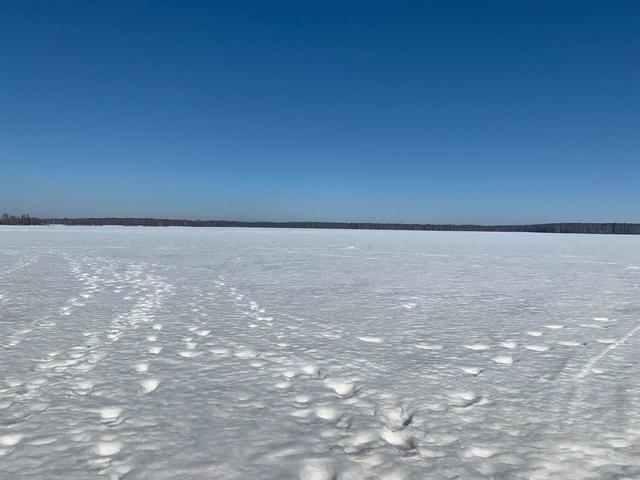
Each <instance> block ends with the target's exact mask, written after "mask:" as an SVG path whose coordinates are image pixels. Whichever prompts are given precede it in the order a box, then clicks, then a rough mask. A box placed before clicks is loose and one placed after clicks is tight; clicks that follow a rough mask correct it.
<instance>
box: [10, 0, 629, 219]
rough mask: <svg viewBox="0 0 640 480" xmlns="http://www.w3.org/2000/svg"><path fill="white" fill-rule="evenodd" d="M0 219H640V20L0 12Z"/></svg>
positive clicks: (106, 5)
mask: <svg viewBox="0 0 640 480" xmlns="http://www.w3.org/2000/svg"><path fill="white" fill-rule="evenodd" d="M0 58H1V60H2V62H1V68H0V167H1V170H0V171H1V172H2V174H0V211H7V212H10V213H18V214H19V213H22V212H27V213H31V214H32V215H40V216H50V215H53V214H55V215H58V216H62V215H66V216H157V217H160V216H161V217H189V218H221V219H246V220H254V219H264V220H338V221H400V222H433V223H438V222H462V223H528V222H545V221H629V222H639V221H640V88H639V86H640V2H637V1H616V2H609V1H604V0H603V1H599V2H591V1H584V0H583V1H571V2H566V1H560V0H555V1H457V0H446V1H419V2H402V1H400V2H398V1H393V2H392V1H387V2H376V1H367V2H330V1H322V2H318V1H315V2H306V1H291V2H280V1H268V2H264V1H255V2H244V1H231V2H229V1H227V2H214V1H209V2H191V1H173V2H168V1H143V0H136V1H130V0H127V1H121V2H118V1H109V2H97V1H78V2H71V1H58V2H50V1H46V2H37V1H30V2H18V1H15V2H8V1H7V2H1V3H0Z"/></svg>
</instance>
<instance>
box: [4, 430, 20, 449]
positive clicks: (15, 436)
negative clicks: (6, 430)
mask: <svg viewBox="0 0 640 480" xmlns="http://www.w3.org/2000/svg"><path fill="white" fill-rule="evenodd" d="M23 438H24V437H23V435H22V434H20V433H10V434H7V435H0V446H2V447H14V446H16V445H17V444H18V443H20V441H21V440H22V439H23Z"/></svg>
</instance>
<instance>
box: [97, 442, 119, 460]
mask: <svg viewBox="0 0 640 480" xmlns="http://www.w3.org/2000/svg"><path fill="white" fill-rule="evenodd" d="M121 449H122V444H121V443H120V442H100V443H98V444H97V445H96V446H95V447H94V448H93V451H94V452H95V454H96V455H99V456H101V457H110V456H112V455H115V454H116V453H118V452H119V451H120V450H121Z"/></svg>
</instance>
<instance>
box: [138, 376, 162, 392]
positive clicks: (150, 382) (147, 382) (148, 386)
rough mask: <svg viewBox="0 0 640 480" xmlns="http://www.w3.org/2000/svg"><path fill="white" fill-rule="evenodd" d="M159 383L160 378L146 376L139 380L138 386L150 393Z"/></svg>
mask: <svg viewBox="0 0 640 480" xmlns="http://www.w3.org/2000/svg"><path fill="white" fill-rule="evenodd" d="M158 385H160V380H159V379H157V378H146V379H144V380H141V381H140V386H141V387H142V391H143V392H144V393H151V392H153V391H154V390H155V389H156V388H158Z"/></svg>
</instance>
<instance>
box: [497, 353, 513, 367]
mask: <svg viewBox="0 0 640 480" xmlns="http://www.w3.org/2000/svg"><path fill="white" fill-rule="evenodd" d="M493 361H494V362H496V363H497V364H500V365H511V364H512V363H513V357H511V356H509V355H498V356H497V357H493Z"/></svg>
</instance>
